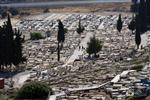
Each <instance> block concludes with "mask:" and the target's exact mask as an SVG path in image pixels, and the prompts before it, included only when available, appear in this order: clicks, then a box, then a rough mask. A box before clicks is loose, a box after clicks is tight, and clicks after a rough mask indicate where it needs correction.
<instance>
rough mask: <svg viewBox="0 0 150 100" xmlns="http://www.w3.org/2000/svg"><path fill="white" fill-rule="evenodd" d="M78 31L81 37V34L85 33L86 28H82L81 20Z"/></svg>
mask: <svg viewBox="0 0 150 100" xmlns="http://www.w3.org/2000/svg"><path fill="white" fill-rule="evenodd" d="M76 31H77V33H78V34H79V35H81V33H83V31H84V27H83V26H81V19H79V24H78V28H77V30H76Z"/></svg>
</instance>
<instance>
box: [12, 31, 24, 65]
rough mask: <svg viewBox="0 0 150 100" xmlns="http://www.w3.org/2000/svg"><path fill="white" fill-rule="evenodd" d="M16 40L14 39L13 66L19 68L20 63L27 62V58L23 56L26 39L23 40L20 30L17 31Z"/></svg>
mask: <svg viewBox="0 0 150 100" xmlns="http://www.w3.org/2000/svg"><path fill="white" fill-rule="evenodd" d="M14 34H15V38H14V45H13V48H14V49H13V54H14V56H13V64H14V65H15V66H18V65H19V63H20V62H24V61H26V58H25V57H23V55H22V48H23V47H22V43H23V42H24V38H22V37H21V36H22V33H21V32H20V31H19V30H16V29H15V32H14Z"/></svg>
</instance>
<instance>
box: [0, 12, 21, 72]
mask: <svg viewBox="0 0 150 100" xmlns="http://www.w3.org/2000/svg"><path fill="white" fill-rule="evenodd" d="M18 34H19V32H18V33H16V32H15V34H14V31H13V28H12V24H11V20H10V16H9V15H8V19H7V21H6V22H4V25H3V26H1V27H0V66H1V67H0V68H1V71H2V70H3V68H4V66H5V67H6V68H7V67H9V68H11V66H12V64H14V65H18V64H19V63H21V60H20V59H21V56H22V43H21V41H19V39H20V38H19V36H20V35H18ZM19 44H20V45H19ZM18 58H20V59H18ZM22 62H23V61H22Z"/></svg>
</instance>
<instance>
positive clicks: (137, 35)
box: [135, 15, 141, 49]
mask: <svg viewBox="0 0 150 100" xmlns="http://www.w3.org/2000/svg"><path fill="white" fill-rule="evenodd" d="M139 20H140V18H139V15H136V32H135V43H136V45H137V49H139V45H140V44H141V31H140V24H139Z"/></svg>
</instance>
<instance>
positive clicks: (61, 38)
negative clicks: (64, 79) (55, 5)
mask: <svg viewBox="0 0 150 100" xmlns="http://www.w3.org/2000/svg"><path fill="white" fill-rule="evenodd" d="M57 41H58V47H57V56H58V61H60V46H59V45H60V43H63V42H64V41H65V32H64V25H63V23H62V22H61V20H58V34H57Z"/></svg>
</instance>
